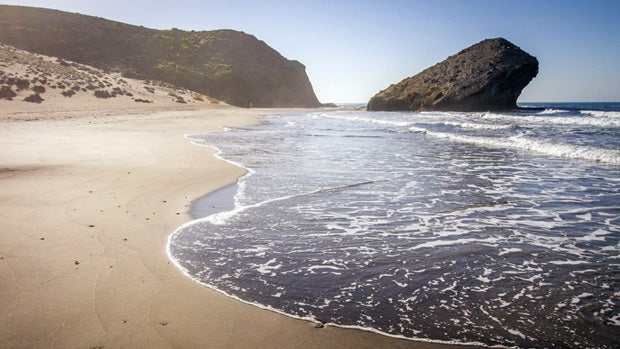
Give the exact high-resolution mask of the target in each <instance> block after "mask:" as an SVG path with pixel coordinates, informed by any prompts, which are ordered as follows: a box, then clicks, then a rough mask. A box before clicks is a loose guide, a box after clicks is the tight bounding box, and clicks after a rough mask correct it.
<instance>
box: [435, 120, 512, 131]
mask: <svg viewBox="0 0 620 349" xmlns="http://www.w3.org/2000/svg"><path fill="white" fill-rule="evenodd" d="M443 124H444V125H448V126H454V127H459V128H467V129H473V130H507V129H509V128H512V125H491V124H479V123H472V122H454V121H446V122H444V123H443Z"/></svg>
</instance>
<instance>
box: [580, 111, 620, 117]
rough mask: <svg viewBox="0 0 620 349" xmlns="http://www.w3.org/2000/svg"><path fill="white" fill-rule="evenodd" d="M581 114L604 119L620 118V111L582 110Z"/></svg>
mask: <svg viewBox="0 0 620 349" xmlns="http://www.w3.org/2000/svg"><path fill="white" fill-rule="evenodd" d="M581 114H585V115H592V116H597V117H603V118H620V112H619V111H601V110H582V111H581Z"/></svg>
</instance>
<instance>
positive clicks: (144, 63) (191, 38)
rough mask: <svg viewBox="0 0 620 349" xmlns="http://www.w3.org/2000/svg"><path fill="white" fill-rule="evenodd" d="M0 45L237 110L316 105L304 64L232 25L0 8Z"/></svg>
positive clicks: (317, 104)
mask: <svg viewBox="0 0 620 349" xmlns="http://www.w3.org/2000/svg"><path fill="white" fill-rule="evenodd" d="M0 43H5V44H8V45H11V46H14V47H16V48H19V49H22V50H26V51H30V52H34V53H39V54H44V55H47V56H53V57H58V58H60V59H63V60H67V61H73V62H77V63H80V64H85V65H89V66H92V67H95V68H97V69H101V70H103V71H105V72H117V73H119V74H121V75H122V77H125V78H136V79H142V80H157V81H163V82H165V83H168V84H172V85H175V86H179V87H181V88H185V89H188V90H192V91H196V92H198V93H201V94H205V95H208V96H211V97H213V98H216V99H218V100H222V101H224V102H226V103H228V104H232V105H235V106H240V107H248V106H250V105H253V106H254V107H318V106H320V103H319V101H318V99H317V98H316V95H315V94H314V91H313V89H312V85H311V84H310V81H309V79H308V76H307V75H306V71H305V67H304V65H303V64H301V63H299V62H297V61H294V60H288V59H286V58H284V57H283V56H282V55H280V54H279V53H278V52H277V51H276V50H274V49H273V48H271V47H269V46H268V45H267V44H266V43H264V42H263V41H260V40H258V39H257V38H256V37H254V36H252V35H248V34H246V33H243V32H239V31H234V30H215V31H184V30H179V29H171V30H155V29H148V28H144V27H141V26H134V25H129V24H125V23H120V22H115V21H110V20H106V19H102V18H98V17H92V16H85V15H80V14H74V13H68V12H62V11H57V10H49V9H41V8H31V7H22V6H8V5H0Z"/></svg>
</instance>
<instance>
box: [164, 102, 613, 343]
mask: <svg viewBox="0 0 620 349" xmlns="http://www.w3.org/2000/svg"><path fill="white" fill-rule="evenodd" d="M548 109H555V110H553V111H551V110H549V111H548V112H547V113H545V114H540V111H535V112H522V111H518V112H515V113H512V114H499V113H497V114H489V113H436V112H429V113H368V112H360V111H354V112H333V113H332V112H327V113H325V112H324V113H316V114H312V115H288V116H286V115H284V116H276V117H271V118H267V119H266V120H267V121H268V122H267V123H266V124H265V125H262V126H258V127H255V128H254V127H250V128H246V129H244V130H243V131H236V130H231V132H227V133H218V134H211V135H206V136H200V138H202V139H203V141H205V142H206V144H211V145H214V146H216V147H217V148H218V149H220V150H221V154H220V155H219V156H221V157H223V158H225V159H227V160H229V161H232V163H237V164H242V165H243V166H244V167H246V168H248V169H251V172H252V175H250V176H245V177H242V178H241V179H240V183H239V184H240V186H241V188H242V190H240V191H239V192H238V193H237V195H236V207H235V210H233V211H231V212H228V213H225V214H222V215H219V216H217V215H215V216H212V217H210V218H209V217H207V218H206V219H203V220H198V221H194V222H191V223H188V224H187V225H184V226H183V227H181V228H179V229H178V230H177V231H176V232H175V234H173V235H172V236H171V238H170V241H169V248H168V250H169V254H170V256H171V258H172V259H173V260H174V261H175V264H177V265H178V266H179V267H180V268H181V269H182V270H183V271H184V272H185V273H186V274H187V275H189V276H190V277H192V278H193V279H195V280H197V281H198V282H201V283H203V284H205V285H208V286H209V287H212V288H214V289H217V290H220V292H223V293H225V294H228V295H231V296H232V297H235V298H237V299H240V300H243V301H245V302H248V303H250V304H254V305H256V306H260V307H263V308H265V309H270V310H273V311H277V312H280V313H283V314H286V315H288V316H293V317H298V318H303V319H309V320H312V321H316V322H317V323H321V324H329V325H334V326H341V327H351V328H359V329H364V330H369V331H373V332H376V333H381V334H385V335H389V336H394V337H398V338H407V339H416V340H425V341H437V342H442V343H475V344H481V345H485V346H498V347H514V346H519V347H542V346H544V347H553V346H556V347H562V346H567V345H569V346H574V345H578V346H584V347H601V348H608V347H609V348H611V347H616V346H617V344H618V342H617V339H616V338H618V337H619V336H618V326H617V325H616V324H617V323H618V321H617V319H618V316H617V314H618V313H619V312H620V306H619V304H618V303H619V302H618V296H617V294H616V293H617V292H615V291H614V288H613V285H614V284H616V283H617V282H618V281H619V280H618V275H620V271H619V268H620V264H618V257H617V256H618V246H620V236H619V234H620V229H619V228H618V227H619V226H620V208H619V207H618V205H617V202H618V200H619V199H620V198H619V197H618V195H620V194H619V193H620V188H619V185H620V181H618V178H620V169H619V168H618V166H617V164H615V163H614V161H617V160H613V158H610V159H608V160H606V161H607V162H605V161H604V160H601V158H603V157H604V153H605V152H607V154H611V156H612V157H613V156H616V157H617V155H618V154H617V150H618V149H619V147H618V137H617V134H618V130H617V129H614V128H613V127H610V126H604V127H603V126H600V125H599V124H596V123H589V124H587V125H583V124H581V123H578V122H573V123H568V122H569V121H570V120H571V119H573V118H580V117H582V118H609V116H598V117H597V116H579V112H576V111H572V110H570V109H563V108H548ZM565 110H566V111H565ZM583 110H590V109H583ZM545 118H563V119H564V120H562V122H561V123H560V122H558V123H553V122H547V121H546V119H545ZM479 125H488V126H489V127H484V126H479ZM614 142H615V143H614ZM599 143H604V144H601V145H599ZM563 147H564V148H563ZM588 151H593V153H592V154H588ZM597 151H602V152H603V153H596V152H597ZM532 319H536V321H535V322H533V321H532ZM593 333H594V334H595V335H593ZM576 343H577V344H576Z"/></svg>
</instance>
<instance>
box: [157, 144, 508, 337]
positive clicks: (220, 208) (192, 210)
mask: <svg viewBox="0 0 620 349" xmlns="http://www.w3.org/2000/svg"><path fill="white" fill-rule="evenodd" d="M185 138H186V139H188V140H190V141H191V142H192V144H194V145H197V146H200V147H208V148H212V149H215V150H216V153H215V154H214V155H213V156H214V157H215V158H216V159H219V160H222V161H226V162H228V163H230V164H232V165H234V166H237V167H239V168H242V169H244V170H246V171H247V172H246V173H245V174H243V175H241V176H239V177H238V178H237V179H236V181H235V183H234V184H230V185H227V186H224V187H221V188H217V189H215V190H213V191H211V192H208V193H206V194H204V195H203V196H201V197H199V198H197V199H195V200H193V201H192V202H191V204H190V206H189V209H188V211H187V212H186V213H187V214H188V215H189V216H190V217H191V220H189V221H188V222H186V223H184V224H182V225H181V226H179V227H178V228H177V229H176V230H174V231H173V232H172V233H171V234H170V235H169V236H168V240H167V242H166V254H167V256H168V259H169V260H170V261H171V262H172V263H173V265H175V266H176V268H177V269H179V270H180V271H181V273H182V274H183V275H185V276H186V277H187V278H189V279H191V280H193V281H194V282H196V283H198V284H200V285H201V286H204V287H207V288H209V289H211V290H214V291H216V292H218V293H221V294H223V295H225V296H227V297H229V298H232V299H234V300H236V301H239V302H241V303H244V304H248V305H252V306H255V307H257V308H259V309H263V310H267V311H271V312H274V313H277V314H280V315H284V316H286V317H289V318H292V319H296V320H303V321H308V322H310V323H313V324H315V325H316V327H317V328H320V327H325V326H331V327H337V328H342V329H349V330H359V331H364V332H371V333H374V334H377V335H381V336H384V337H389V338H394V339H401V340H407V341H411V342H421V343H433V344H443V345H456V346H469V347H481V348H507V347H504V346H498V345H495V346H489V345H486V344H484V343H480V342H457V341H444V340H434V339H428V338H416V337H406V336H403V335H395V334H390V333H386V332H382V331H380V330H377V329H375V328H371V327H361V326H350V325H339V324H335V323H331V322H327V323H325V322H322V321H320V320H318V319H315V318H313V317H304V316H297V315H293V314H289V313H286V312H283V311H281V310H278V309H276V308H273V307H271V306H269V305H265V304H261V303H256V302H251V301H247V300H244V299H242V298H240V297H238V296H235V295H233V294H230V293H228V292H226V291H224V290H221V289H219V288H217V287H216V286H214V285H211V284H208V283H205V282H203V281H201V280H200V279H198V278H196V277H194V276H192V275H191V274H190V273H189V271H188V270H187V269H186V268H184V267H183V266H182V265H181V264H180V263H179V261H178V260H176V259H175V258H173V257H172V254H171V251H170V246H171V243H172V239H173V237H174V236H175V235H176V234H178V233H179V232H181V231H182V230H183V229H184V228H185V227H187V226H189V225H192V224H194V223H196V222H200V221H203V220H207V219H208V218H209V217H210V216H212V215H215V214H219V213H223V212H229V211H232V210H234V208H236V203H235V195H236V193H237V190H238V189H239V185H240V183H239V182H240V179H242V178H243V177H245V176H251V175H252V174H253V170H252V169H250V168H247V167H245V166H243V165H242V164H239V163H236V162H234V161H231V160H228V159H226V158H224V157H222V156H221V151H220V149H218V148H217V147H215V146H212V145H206V144H201V143H200V142H199V141H198V140H197V139H194V138H193V137H192V135H189V134H187V135H185ZM216 200H222V202H221V203H219V201H216ZM214 201H216V202H218V204H215V205H214V204H213V202H214ZM231 203H232V204H231ZM209 206H210V207H209ZM205 214H206V215H205Z"/></svg>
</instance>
